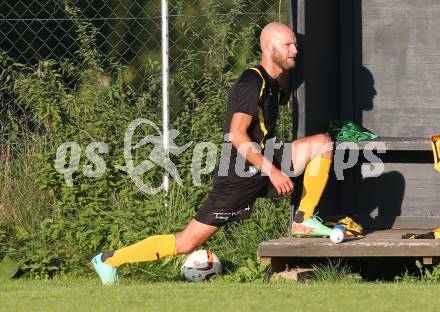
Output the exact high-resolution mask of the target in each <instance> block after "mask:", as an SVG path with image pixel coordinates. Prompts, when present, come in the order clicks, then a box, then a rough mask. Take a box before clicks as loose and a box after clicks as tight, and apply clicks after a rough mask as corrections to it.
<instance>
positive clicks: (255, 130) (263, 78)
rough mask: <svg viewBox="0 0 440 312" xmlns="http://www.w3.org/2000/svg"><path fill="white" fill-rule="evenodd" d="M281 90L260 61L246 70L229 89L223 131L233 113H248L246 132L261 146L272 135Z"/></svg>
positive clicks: (273, 134)
mask: <svg viewBox="0 0 440 312" xmlns="http://www.w3.org/2000/svg"><path fill="white" fill-rule="evenodd" d="M282 92H283V91H282V90H281V88H280V86H279V85H278V82H277V81H276V80H275V79H273V78H272V77H271V76H270V75H269V74H268V73H267V72H266V70H265V69H264V68H263V67H262V66H261V65H258V66H257V67H254V68H250V69H247V70H245V71H244V72H243V73H242V74H241V75H240V77H239V78H238V79H237V80H236V81H235V83H234V84H233V86H232V89H231V91H230V93H229V99H228V109H227V112H226V120H225V124H224V131H225V134H226V133H229V130H230V126H231V120H232V116H233V115H234V113H238V112H240V113H245V114H248V115H251V116H252V117H253V118H252V122H251V124H250V126H249V128H248V135H249V137H250V138H251V140H252V141H253V142H256V143H257V144H259V145H260V146H261V148H262V149H264V147H265V144H266V141H267V140H268V139H270V138H273V137H274V136H275V128H276V121H277V117H278V106H279V104H280V99H282V98H283V97H284V95H283V93H282ZM235 152H236V151H233V155H234V154H235Z"/></svg>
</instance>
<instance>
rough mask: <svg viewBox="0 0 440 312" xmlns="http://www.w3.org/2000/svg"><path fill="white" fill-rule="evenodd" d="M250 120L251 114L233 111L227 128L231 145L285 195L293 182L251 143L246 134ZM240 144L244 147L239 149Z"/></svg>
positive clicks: (289, 190) (291, 187)
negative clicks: (228, 128)
mask: <svg viewBox="0 0 440 312" xmlns="http://www.w3.org/2000/svg"><path fill="white" fill-rule="evenodd" d="M251 122H252V116H251V115H248V114H245V113H234V114H233V115H232V121H231V128H230V130H229V132H230V133H231V134H232V141H231V142H232V145H233V146H234V147H235V148H236V149H237V151H239V152H240V153H241V154H242V155H243V157H246V160H247V161H249V162H250V163H251V164H253V165H254V166H256V167H257V168H258V169H259V170H261V171H262V172H264V173H265V174H266V175H268V176H269V179H270V181H271V182H272V184H273V185H274V186H275V188H276V189H277V192H278V195H287V194H288V193H290V192H292V190H293V182H292V180H291V179H290V178H289V177H288V176H287V175H286V174H285V173H283V172H282V171H281V170H279V169H278V168H277V167H276V166H274V165H273V164H272V163H271V162H270V161H269V160H267V159H266V158H264V156H263V154H261V152H260V150H258V149H257V148H256V147H255V146H254V145H253V144H252V141H251V138H250V137H249V135H248V134H247V129H248V128H249V126H250V124H251ZM240 146H243V147H245V149H244V150H241V149H240ZM243 147H242V148H243Z"/></svg>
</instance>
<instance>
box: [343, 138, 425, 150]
mask: <svg viewBox="0 0 440 312" xmlns="http://www.w3.org/2000/svg"><path fill="white" fill-rule="evenodd" d="M372 142H383V143H384V144H385V150H386V151H430V150H431V140H430V139H429V138H401V137H395V138H390V137H379V138H377V139H375V140H366V141H361V142H357V143H355V144H356V145H357V146H358V148H359V149H361V150H362V149H364V148H365V146H366V145H367V144H369V143H372ZM342 143H344V142H343V141H336V142H335V146H336V149H340V148H339V145H340V144H342Z"/></svg>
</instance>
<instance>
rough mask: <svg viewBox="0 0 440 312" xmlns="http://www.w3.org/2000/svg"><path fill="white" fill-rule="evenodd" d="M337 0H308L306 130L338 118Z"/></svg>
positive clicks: (322, 127) (317, 128) (312, 131)
mask: <svg viewBox="0 0 440 312" xmlns="http://www.w3.org/2000/svg"><path fill="white" fill-rule="evenodd" d="M338 2H339V1H338V0H313V1H306V2H305V16H306V22H305V34H306V35H305V41H304V68H306V70H305V71H304V79H305V92H306V93H305V96H306V107H305V109H306V110H305V112H306V119H305V125H306V134H315V133H318V132H323V131H324V130H326V128H327V125H328V121H329V120H331V119H338V118H339V101H340V94H339V91H340V90H339V75H340V74H339V66H340V65H339V22H338V21H339V12H338V10H339V7H338Z"/></svg>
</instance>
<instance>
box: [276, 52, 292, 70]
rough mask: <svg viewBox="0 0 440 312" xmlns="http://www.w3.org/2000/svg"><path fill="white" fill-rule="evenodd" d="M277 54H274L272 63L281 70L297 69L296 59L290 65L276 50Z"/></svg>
mask: <svg viewBox="0 0 440 312" xmlns="http://www.w3.org/2000/svg"><path fill="white" fill-rule="evenodd" d="M274 52H275V53H274V54H273V57H272V61H273V62H274V63H275V64H276V65H277V66H278V67H279V68H281V69H283V70H289V69H293V68H294V67H295V59H292V63H290V64H289V63H288V62H287V60H286V59H284V58H283V57H281V55H280V53H278V51H277V50H276V49H275V51H274Z"/></svg>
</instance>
